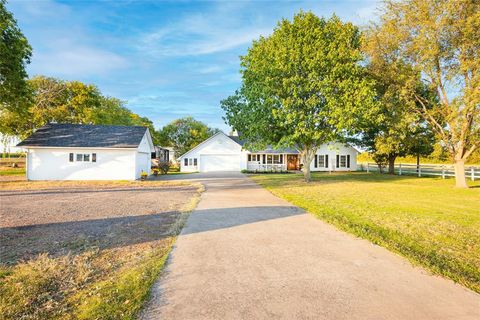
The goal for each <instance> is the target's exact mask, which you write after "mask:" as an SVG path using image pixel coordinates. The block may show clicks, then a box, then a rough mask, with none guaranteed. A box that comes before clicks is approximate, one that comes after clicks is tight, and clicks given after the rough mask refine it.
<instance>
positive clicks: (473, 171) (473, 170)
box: [470, 167, 475, 181]
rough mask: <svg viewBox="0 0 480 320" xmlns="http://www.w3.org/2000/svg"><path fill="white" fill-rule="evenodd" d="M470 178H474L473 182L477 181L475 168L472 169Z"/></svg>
mask: <svg viewBox="0 0 480 320" xmlns="http://www.w3.org/2000/svg"><path fill="white" fill-rule="evenodd" d="M470 176H471V177H472V181H475V168H474V167H471V168H470Z"/></svg>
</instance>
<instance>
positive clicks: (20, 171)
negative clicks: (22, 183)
mask: <svg viewBox="0 0 480 320" xmlns="http://www.w3.org/2000/svg"><path fill="white" fill-rule="evenodd" d="M24 174H25V168H4V167H2V168H0V176H19V175H24Z"/></svg>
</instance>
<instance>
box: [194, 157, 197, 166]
mask: <svg viewBox="0 0 480 320" xmlns="http://www.w3.org/2000/svg"><path fill="white" fill-rule="evenodd" d="M193 165H194V166H196V165H197V158H193Z"/></svg>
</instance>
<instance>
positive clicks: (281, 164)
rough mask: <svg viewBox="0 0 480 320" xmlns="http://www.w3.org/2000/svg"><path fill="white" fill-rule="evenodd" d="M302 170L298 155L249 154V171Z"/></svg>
mask: <svg viewBox="0 0 480 320" xmlns="http://www.w3.org/2000/svg"><path fill="white" fill-rule="evenodd" d="M299 169H300V157H299V155H298V154H288V153H251V154H248V159H247V170H248V171H261V172H262V171H273V172H277V171H278V172H281V171H290V170H292V171H293V170H299Z"/></svg>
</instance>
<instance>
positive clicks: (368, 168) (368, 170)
mask: <svg viewBox="0 0 480 320" xmlns="http://www.w3.org/2000/svg"><path fill="white" fill-rule="evenodd" d="M369 165H370V163H368V162H367V173H369V172H370V167H369Z"/></svg>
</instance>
